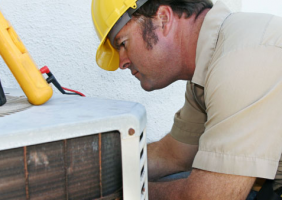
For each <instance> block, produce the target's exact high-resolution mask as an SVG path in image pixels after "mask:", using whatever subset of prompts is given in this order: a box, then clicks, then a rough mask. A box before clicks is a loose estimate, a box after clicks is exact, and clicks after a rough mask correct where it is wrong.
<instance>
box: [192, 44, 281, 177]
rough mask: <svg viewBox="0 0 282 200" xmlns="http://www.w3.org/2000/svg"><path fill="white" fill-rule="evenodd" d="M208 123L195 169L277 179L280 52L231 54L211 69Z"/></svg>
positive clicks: (267, 48)
mask: <svg viewBox="0 0 282 200" xmlns="http://www.w3.org/2000/svg"><path fill="white" fill-rule="evenodd" d="M205 102H206V111H207V116H208V117H207V122H206V124H205V127H206V128H205V131H204V133H203V134H202V136H201V138H200V144H199V151H198V153H197V155H196V157H195V159H194V163H193V167H194V168H199V169H203V170H208V171H213V172H219V173H226V174H235V175H242V176H252V177H262V178H269V179H273V178H274V177H275V174H276V171H277V167H278V163H279V159H280V156H281V152H282V49H281V48H277V47H273V46H272V47H271V46H259V47H256V48H246V49H245V50H240V51H234V52H231V53H228V54H226V55H224V56H223V57H221V59H220V60H218V61H216V62H215V64H213V65H212V66H210V67H209V70H208V73H207V78H206V82H205Z"/></svg>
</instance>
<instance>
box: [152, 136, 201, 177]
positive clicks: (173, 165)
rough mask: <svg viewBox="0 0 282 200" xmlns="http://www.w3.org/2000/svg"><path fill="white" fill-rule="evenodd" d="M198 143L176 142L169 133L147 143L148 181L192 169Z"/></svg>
mask: <svg viewBox="0 0 282 200" xmlns="http://www.w3.org/2000/svg"><path fill="white" fill-rule="evenodd" d="M197 151H198V145H188V144H184V143H181V142H178V141H177V140H175V139H174V138H172V137H171V136H170V135H169V134H168V135H166V136H165V137H164V138H163V139H161V140H160V141H158V142H154V143H151V144H149V145H148V168H149V169H148V172H149V181H154V180H157V179H159V178H161V177H163V176H166V175H169V174H173V173H177V172H181V171H188V170H191V169H192V163H193V160H194V157H195V155H196V153H197Z"/></svg>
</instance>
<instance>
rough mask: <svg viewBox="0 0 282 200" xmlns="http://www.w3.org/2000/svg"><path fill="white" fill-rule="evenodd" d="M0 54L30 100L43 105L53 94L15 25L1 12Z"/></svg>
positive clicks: (32, 102) (34, 103)
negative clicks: (14, 27) (17, 32)
mask: <svg viewBox="0 0 282 200" xmlns="http://www.w3.org/2000/svg"><path fill="white" fill-rule="evenodd" d="M0 55H1V56H2V58H3V60H4V61H5V62H6V64H7V65H8V67H9V68H10V70H11V72H12V73H13V75H14V77H15V78H16V79H17V81H18V83H19V84H20V86H21V88H22V90H23V91H24V93H25V94H26V96H27V98H28V101H29V102H30V103H31V104H33V105H41V104H43V103H45V102H46V101H48V100H49V99H50V98H51V97H52V94H53V90H52V88H51V86H50V85H49V84H48V83H47V82H46V80H45V79H44V77H43V76H42V74H41V72H40V71H39V69H38V68H37V66H36V64H35V63H34V62H33V60H32V58H31V56H30V55H29V53H28V51H27V50H26V48H25V46H24V44H23V43H22V42H21V40H20V39H19V37H18V35H17V34H16V32H15V30H14V29H13V27H12V26H11V25H10V24H9V22H8V21H7V20H6V19H5V18H4V16H3V14H2V13H1V12H0Z"/></svg>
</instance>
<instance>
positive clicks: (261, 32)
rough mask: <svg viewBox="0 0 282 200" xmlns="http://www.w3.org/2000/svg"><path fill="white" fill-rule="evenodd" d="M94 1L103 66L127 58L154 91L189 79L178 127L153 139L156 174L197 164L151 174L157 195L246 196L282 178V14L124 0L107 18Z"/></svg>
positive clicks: (151, 163) (205, 2) (171, 0)
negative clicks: (176, 176) (258, 184)
mask: <svg viewBox="0 0 282 200" xmlns="http://www.w3.org/2000/svg"><path fill="white" fill-rule="evenodd" d="M102 1H103V3H102ZM93 2H94V3H93V8H92V9H93V12H92V14H93V20H94V25H95V28H96V32H97V34H98V36H99V37H100V39H101V44H100V46H99V47H98V50H97V55H96V59H97V63H98V65H99V66H100V67H101V68H103V69H106V70H115V69H117V68H118V63H119V68H120V69H129V70H131V73H132V75H134V76H135V77H136V78H137V79H138V80H139V81H140V83H141V87H142V88H143V89H144V90H146V91H152V90H156V89H161V88H164V87H166V86H168V85H169V84H171V83H173V82H174V81H177V80H187V88H186V95H185V98H186V99H185V100H186V101H185V104H184V106H183V108H182V109H180V111H179V112H177V113H176V115H175V119H174V125H173V127H172V130H171V132H170V134H168V135H166V136H165V137H164V138H163V139H162V140H160V141H159V142H156V143H152V144H150V145H148V167H149V180H151V181H155V180H157V179H159V178H161V177H164V176H166V175H168V174H173V173H177V172H181V171H188V170H191V169H192V172H191V175H190V176H189V177H188V178H186V179H180V180H176V181H171V182H157V183H156V182H150V183H149V197H150V199H153V200H156V199H162V200H163V199H212V200H214V199H224V200H225V199H246V198H247V196H248V194H249V192H250V190H251V188H252V186H253V184H254V182H255V180H256V178H257V177H260V178H265V179H274V178H275V177H276V180H277V181H276V183H275V186H274V189H277V188H279V187H280V186H281V184H280V183H279V181H281V172H280V171H279V170H278V165H279V159H280V156H281V152H282V145H281V144H282V126H281V121H282V117H281V113H282V106H281V105H280V104H281V99H282V82H281V81H282V78H281V77H282V19H281V18H279V17H275V16H271V15H264V14H246V13H237V14H232V13H230V11H229V10H228V9H227V8H226V6H225V5H224V4H223V3H221V2H218V3H216V4H215V5H214V6H213V5H212V3H211V2H210V1H209V0H145V1H144V0H143V1H142V0H139V1H137V4H136V5H135V1H134V0H131V1H122V0H120V1H115V3H113V2H111V1H108V6H109V7H110V8H112V7H113V9H112V10H113V12H112V13H110V17H109V16H106V15H105V14H104V15H105V16H104V18H103V17H102V18H103V19H102V18H101V17H100V16H98V14H97V13H98V12H104V11H101V9H104V8H105V6H104V7H103V4H105V3H104V2H106V0H100V1H99V0H94V1H93ZM118 4H119V5H118ZM109 7H107V9H108V10H110V8H109ZM113 16H115V17H116V18H117V19H116V20H118V19H119V20H118V21H117V22H116V20H113V18H115V17H113ZM105 24H107V26H106V25H105ZM101 27H102V28H101ZM105 27H106V28H105ZM279 167H282V166H279Z"/></svg>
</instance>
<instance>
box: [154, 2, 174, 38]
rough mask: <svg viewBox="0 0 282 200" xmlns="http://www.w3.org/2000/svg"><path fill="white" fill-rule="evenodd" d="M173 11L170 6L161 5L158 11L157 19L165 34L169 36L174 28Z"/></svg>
mask: <svg viewBox="0 0 282 200" xmlns="http://www.w3.org/2000/svg"><path fill="white" fill-rule="evenodd" d="M173 17H174V15H173V11H172V9H171V7H169V6H164V5H163V6H160V7H159V9H158V11H157V19H158V20H159V23H160V25H161V27H162V30H163V34H164V36H167V35H168V33H169V31H170V30H171V28H172V20H173Z"/></svg>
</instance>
